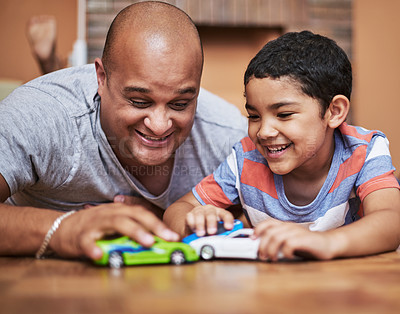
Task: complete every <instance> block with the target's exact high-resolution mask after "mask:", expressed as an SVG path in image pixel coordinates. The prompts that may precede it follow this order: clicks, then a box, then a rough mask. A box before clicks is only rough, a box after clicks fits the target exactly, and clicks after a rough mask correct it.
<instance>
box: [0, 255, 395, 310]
mask: <svg viewBox="0 0 400 314" xmlns="http://www.w3.org/2000/svg"><path fill="white" fill-rule="evenodd" d="M0 313H7V314H8V313H51V314H62V313H74V314H75V313H118V314H119V313H152V314H153V313H154V314H158V313H202V314H203V313H206V314H208V313H341V314H348V313H363V314H368V313H377V314H378V313H379V314H382V313H396V314H398V313H400V253H398V252H391V253H386V254H381V255H377V256H371V257H365V258H354V259H343V260H335V261H328V262H314V261H308V262H305V261H297V262H291V263H288V262H280V263H265V262H259V261H230V260H219V261H211V262H198V263H194V264H188V265H183V266H172V265H153V266H131V267H126V268H124V269H122V270H119V271H115V270H112V269H109V268H104V267H98V266H94V265H92V264H91V263H90V262H88V261H67V260H57V259H47V260H35V259H33V258H7V257H2V258H0Z"/></svg>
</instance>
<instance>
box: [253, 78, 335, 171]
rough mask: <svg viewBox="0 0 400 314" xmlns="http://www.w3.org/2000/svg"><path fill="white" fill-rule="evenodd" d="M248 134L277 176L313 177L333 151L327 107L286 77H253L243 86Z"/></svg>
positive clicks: (327, 164)
mask: <svg viewBox="0 0 400 314" xmlns="http://www.w3.org/2000/svg"><path fill="white" fill-rule="evenodd" d="M246 99H247V103H246V109H247V112H248V114H249V137H250V138H251V140H252V141H253V142H254V144H255V145H256V147H257V150H258V151H259V152H260V153H261V154H262V155H263V156H264V157H265V158H266V159H267V161H268V165H269V167H270V169H271V171H272V172H274V173H276V174H279V175H287V174H295V173H298V174H301V176H304V175H305V176H307V177H310V176H313V175H314V174H316V173H318V172H319V170H322V171H327V170H329V164H330V161H331V157H332V156H333V150H334V139H333V129H331V128H330V127H329V126H328V119H329V116H330V111H329V109H328V110H327V112H326V113H325V115H324V117H323V118H321V110H322V107H321V105H320V103H319V101H318V100H316V99H314V98H311V97H309V96H308V95H306V94H305V93H303V91H302V90H301V88H300V84H299V83H298V82H296V81H294V80H293V79H290V78H288V77H281V78H278V79H271V78H262V79H258V78H252V79H250V81H249V82H248V84H247V85H246Z"/></svg>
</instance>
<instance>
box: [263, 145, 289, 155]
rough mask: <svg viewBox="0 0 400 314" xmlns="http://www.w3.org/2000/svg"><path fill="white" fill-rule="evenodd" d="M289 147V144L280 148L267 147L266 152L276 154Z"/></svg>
mask: <svg viewBox="0 0 400 314" xmlns="http://www.w3.org/2000/svg"><path fill="white" fill-rule="evenodd" d="M288 146H289V144H288V145H281V146H277V147H268V150H269V151H270V152H271V153H276V152H279V151H281V150H284V149H285V148H287V147H288Z"/></svg>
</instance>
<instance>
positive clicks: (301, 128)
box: [164, 31, 400, 261]
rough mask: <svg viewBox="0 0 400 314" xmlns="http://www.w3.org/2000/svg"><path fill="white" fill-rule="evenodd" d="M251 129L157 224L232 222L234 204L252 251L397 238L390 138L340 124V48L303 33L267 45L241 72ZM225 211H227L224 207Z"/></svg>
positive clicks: (344, 103)
mask: <svg viewBox="0 0 400 314" xmlns="http://www.w3.org/2000/svg"><path fill="white" fill-rule="evenodd" d="M244 84H245V96H246V110H247V112H248V119H249V129H248V134H249V137H246V138H244V139H243V140H242V141H241V142H239V143H237V144H236V145H235V146H234V147H233V150H232V154H231V155H230V156H229V157H228V158H227V159H226V161H225V162H224V163H222V164H221V165H220V166H219V168H218V169H217V170H216V171H215V172H214V173H213V174H212V175H210V176H208V177H206V178H205V179H203V180H202V181H201V182H200V183H199V184H198V185H197V186H196V187H195V188H193V190H192V193H189V194H187V195H185V196H184V197H182V198H181V199H180V200H178V201H177V202H176V203H174V204H173V205H171V206H170V207H169V208H168V209H167V211H166V212H165V215H164V220H165V222H166V223H167V224H168V225H170V227H171V228H172V229H174V230H175V231H177V232H178V233H180V234H181V235H182V236H184V235H186V234H188V233H189V232H191V230H193V231H195V232H196V233H197V234H198V235H204V234H205V233H206V231H207V233H208V234H213V233H215V230H216V225H217V221H218V220H223V221H224V225H225V227H226V228H231V227H232V223H233V215H232V214H231V213H230V212H229V207H230V206H231V205H234V204H241V205H242V207H243V211H244V214H245V216H246V218H247V219H248V221H249V222H250V224H251V225H252V226H254V227H255V229H254V235H253V236H254V237H259V238H260V247H259V257H260V258H261V259H270V260H273V261H274V260H277V256H278V253H279V252H282V254H283V255H284V256H285V257H286V258H293V257H294V256H295V255H306V256H312V257H314V258H318V259H332V258H335V257H347V256H360V255H367V254H374V253H379V252H384V251H389V250H394V249H396V248H397V247H398V246H399V244H400V208H399V206H400V191H399V185H398V183H397V180H396V179H395V177H394V175H393V172H394V167H393V165H392V161H391V157H390V153H389V149H388V141H387V139H386V137H385V135H384V134H383V133H382V132H379V131H368V130H366V129H363V128H360V127H354V126H350V125H348V124H346V123H345V122H344V121H345V120H346V117H347V114H348V112H349V106H350V94H351V86H352V73H351V64H350V62H349V60H348V58H347V56H346V54H345V52H344V51H343V50H342V49H341V48H340V47H338V46H337V44H336V43H335V42H334V41H332V40H331V39H328V38H326V37H323V36H320V35H316V34H313V33H311V32H308V31H303V32H300V33H287V34H285V35H283V36H281V37H280V38H278V39H276V40H274V41H271V42H269V43H268V44H266V45H265V46H264V47H263V48H262V49H261V51H260V52H259V53H258V54H257V55H256V56H255V57H254V58H253V60H251V62H250V64H249V66H248V68H247V70H246V73H245V77H244ZM226 209H228V210H226Z"/></svg>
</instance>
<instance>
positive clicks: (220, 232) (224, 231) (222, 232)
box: [182, 219, 243, 244]
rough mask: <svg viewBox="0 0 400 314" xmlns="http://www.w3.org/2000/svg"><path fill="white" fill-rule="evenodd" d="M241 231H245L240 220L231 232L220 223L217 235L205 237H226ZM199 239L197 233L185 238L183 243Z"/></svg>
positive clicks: (235, 221) (236, 220)
mask: <svg viewBox="0 0 400 314" xmlns="http://www.w3.org/2000/svg"><path fill="white" fill-rule="evenodd" d="M239 229H243V222H241V221H240V220H238V219H235V220H234V222H233V228H232V229H231V230H228V229H225V227H224V222H223V221H218V224H217V232H216V233H215V234H211V235H205V237H207V236H215V235H224V236H225V235H228V234H231V233H232V232H234V231H236V230H239ZM199 238H200V237H199V236H198V235H196V233H192V234H191V235H188V236H187V237H185V238H183V239H182V242H183V243H187V244H189V243H190V242H192V241H193V240H196V239H199Z"/></svg>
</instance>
